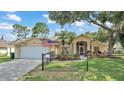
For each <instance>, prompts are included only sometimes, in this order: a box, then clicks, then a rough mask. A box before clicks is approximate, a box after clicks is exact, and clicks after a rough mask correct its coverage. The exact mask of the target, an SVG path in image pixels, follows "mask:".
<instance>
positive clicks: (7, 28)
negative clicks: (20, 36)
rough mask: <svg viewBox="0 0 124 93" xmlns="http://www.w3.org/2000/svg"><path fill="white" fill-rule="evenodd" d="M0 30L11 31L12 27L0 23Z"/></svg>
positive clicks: (5, 23)
mask: <svg viewBox="0 0 124 93" xmlns="http://www.w3.org/2000/svg"><path fill="white" fill-rule="evenodd" d="M0 29H3V30H12V29H13V27H12V24H9V23H7V22H2V23H0Z"/></svg>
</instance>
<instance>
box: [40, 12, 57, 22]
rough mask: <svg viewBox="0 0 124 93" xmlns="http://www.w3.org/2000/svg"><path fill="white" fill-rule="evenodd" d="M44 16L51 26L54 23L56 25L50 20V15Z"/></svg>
mask: <svg viewBox="0 0 124 93" xmlns="http://www.w3.org/2000/svg"><path fill="white" fill-rule="evenodd" d="M42 16H43V17H44V18H46V19H47V23H49V24H54V23H56V22H55V21H52V20H50V19H49V15H48V14H44V15H42Z"/></svg>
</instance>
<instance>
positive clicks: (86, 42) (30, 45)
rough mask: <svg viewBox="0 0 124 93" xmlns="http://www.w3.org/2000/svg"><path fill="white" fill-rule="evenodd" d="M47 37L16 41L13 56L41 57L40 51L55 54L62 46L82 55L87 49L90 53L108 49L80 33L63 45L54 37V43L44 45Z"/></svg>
mask: <svg viewBox="0 0 124 93" xmlns="http://www.w3.org/2000/svg"><path fill="white" fill-rule="evenodd" d="M48 40H49V39H40V38H29V39H26V40H22V41H18V42H16V43H15V44H14V46H15V58H41V55H42V53H47V52H50V51H55V54H56V55H58V54H61V53H62V48H65V50H69V51H71V53H73V54H78V55H83V54H85V53H86V52H87V51H91V53H93V52H95V51H101V52H104V51H106V52H107V50H108V46H107V45H106V44H105V43H102V42H100V41H98V40H95V41H94V40H92V38H90V37H88V36H85V35H80V36H78V37H76V38H75V39H74V40H73V42H72V44H66V45H65V46H64V47H63V46H62V45H61V42H60V41H58V40H57V39H54V40H53V41H54V43H53V44H52V45H50V46H44V42H48Z"/></svg>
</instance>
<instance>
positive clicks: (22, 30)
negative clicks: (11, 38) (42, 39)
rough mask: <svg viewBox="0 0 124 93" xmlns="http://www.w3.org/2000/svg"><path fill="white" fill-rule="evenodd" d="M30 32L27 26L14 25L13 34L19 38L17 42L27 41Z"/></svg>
mask: <svg viewBox="0 0 124 93" xmlns="http://www.w3.org/2000/svg"><path fill="white" fill-rule="evenodd" d="M29 32H30V29H29V28H28V27H26V26H23V25H20V24H14V25H13V31H12V34H14V35H16V36H17V40H22V39H26V38H27V36H28V34H29Z"/></svg>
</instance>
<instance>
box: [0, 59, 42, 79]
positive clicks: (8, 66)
mask: <svg viewBox="0 0 124 93" xmlns="http://www.w3.org/2000/svg"><path fill="white" fill-rule="evenodd" d="M41 63H42V62H41V60H40V59H15V60H12V61H9V62H6V63H1V64H0V81H15V80H17V79H18V78H20V77H22V76H23V75H25V74H26V73H27V72H29V71H31V70H33V69H34V68H35V67H37V66H38V65H40V64H41Z"/></svg>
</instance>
